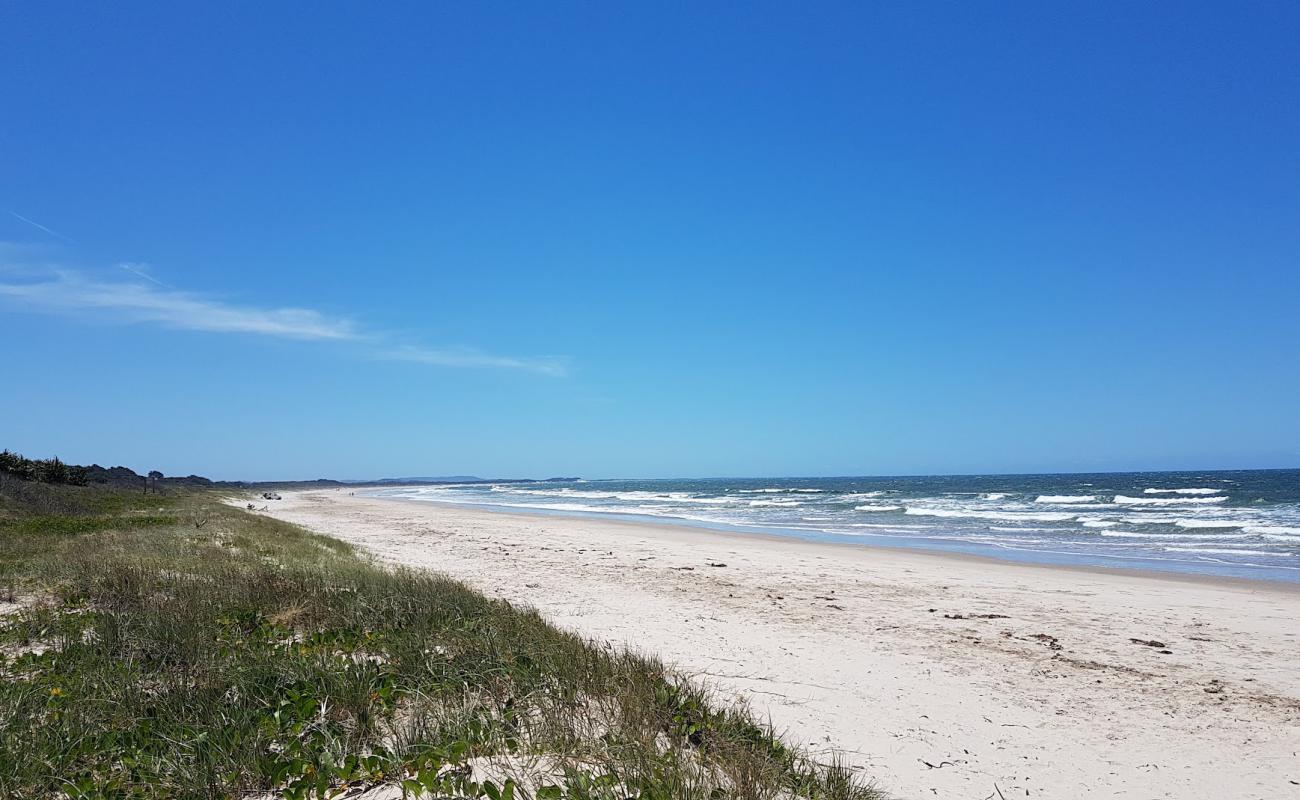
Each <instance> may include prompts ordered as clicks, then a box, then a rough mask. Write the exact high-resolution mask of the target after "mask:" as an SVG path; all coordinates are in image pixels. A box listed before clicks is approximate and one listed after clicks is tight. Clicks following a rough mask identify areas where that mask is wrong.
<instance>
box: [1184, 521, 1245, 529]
mask: <svg viewBox="0 0 1300 800" xmlns="http://www.w3.org/2000/svg"><path fill="white" fill-rule="evenodd" d="M1174 524H1175V525H1177V526H1178V527H1180V528H1240V527H1241V526H1242V525H1245V524H1246V523H1244V522H1242V521H1241V520H1235V519H1176V520H1174Z"/></svg>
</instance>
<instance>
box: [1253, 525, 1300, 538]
mask: <svg viewBox="0 0 1300 800" xmlns="http://www.w3.org/2000/svg"><path fill="white" fill-rule="evenodd" d="M1246 532H1247V533H1258V534H1260V535H1264V536H1289V537H1295V538H1297V539H1300V528H1293V527H1291V526H1290V525H1247V526H1246Z"/></svg>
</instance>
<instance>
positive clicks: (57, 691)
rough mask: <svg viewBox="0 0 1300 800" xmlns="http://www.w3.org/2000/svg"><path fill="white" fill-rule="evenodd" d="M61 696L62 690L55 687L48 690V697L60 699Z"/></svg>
mask: <svg viewBox="0 0 1300 800" xmlns="http://www.w3.org/2000/svg"><path fill="white" fill-rule="evenodd" d="M62 695H63V690H62V689H60V688H59V687H57V686H55V687H54V688H53V689H51V690H50V697H60V696H62Z"/></svg>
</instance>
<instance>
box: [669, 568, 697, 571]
mask: <svg viewBox="0 0 1300 800" xmlns="http://www.w3.org/2000/svg"><path fill="white" fill-rule="evenodd" d="M672 569H681V570H685V571H687V572H694V571H695V567H672Z"/></svg>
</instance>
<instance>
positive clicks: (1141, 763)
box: [266, 490, 1300, 800]
mask: <svg viewBox="0 0 1300 800" xmlns="http://www.w3.org/2000/svg"><path fill="white" fill-rule="evenodd" d="M266 513H270V514H272V515H274V516H276V517H279V518H282V519H285V520H289V521H292V522H296V523H299V524H302V525H304V526H306V527H309V528H311V529H313V530H316V531H319V532H322V533H327V534H329V535H332V536H336V537H338V538H341V539H344V540H347V541H349V542H353V543H355V544H358V545H360V546H362V547H364V548H366V549H368V550H370V551H371V552H373V553H374V554H375V555H376V556H377V557H378V558H380V559H383V560H385V561H388V562H392V563H395V564H404V565H409V566H413V567H421V568H429V569H433V570H437V571H440V572H443V573H446V574H448V575H451V576H453V577H456V578H459V579H461V580H464V581H465V582H467V583H469V584H471V585H472V586H474V587H475V588H477V589H479V590H481V591H484V592H486V593H488V594H489V595H493V596H497V597H502V598H505V599H507V600H510V601H511V602H514V603H519V604H524V605H529V606H533V607H535V608H537V609H538V610H539V611H540V612H541V613H542V614H543V615H544V616H546V617H547V618H548V619H549V620H551V621H553V622H555V623H557V624H559V625H561V626H564V627H566V628H569V629H572V630H574V631H577V632H579V633H581V634H583V635H586V636H589V637H592V638H595V639H601V640H606V641H610V642H614V643H617V644H624V645H627V646H630V647H633V648H636V649H638V650H641V651H645V652H648V653H653V654H656V655H659V656H660V657H662V658H663V659H664V660H666V661H668V662H669V663H672V664H674V665H675V666H677V667H678V668H680V669H681V670H682V671H683V672H686V673H688V674H691V675H693V676H695V677H696V678H697V679H698V680H701V681H704V682H707V683H708V684H710V685H712V686H713V687H715V688H716V689H717V691H718V692H719V693H720V694H722V695H725V696H734V697H739V698H741V699H742V700H743V701H744V702H747V703H749V704H750V705H751V706H752V707H753V708H754V709H755V711H756V712H757V713H758V715H759V716H760V717H763V718H766V719H770V720H771V722H772V724H773V725H774V726H775V727H777V728H778V729H779V730H782V731H784V732H785V733H786V735H787V737H788V739H789V740H790V741H792V742H798V743H801V744H804V745H807V746H809V747H810V748H811V749H812V750H813V751H815V752H816V753H818V754H820V755H825V756H829V755H830V754H832V753H840V754H842V757H843V758H844V759H845V760H846V761H847V762H849V763H851V764H853V765H854V766H856V767H860V768H861V769H862V770H864V771H865V772H866V773H867V774H869V775H870V776H872V777H873V778H874V779H875V780H876V781H877V785H878V786H879V788H882V789H884V790H886V791H888V792H889V793H891V794H892V795H894V796H897V797H900V798H933V797H940V798H975V799H978V798H990V797H991V798H997V797H999V795H1000V796H1001V797H1004V798H1007V800H1010V798H1014V797H1031V798H1034V797H1044V798H1082V797H1128V798H1187V797H1217V798H1282V797H1300V587H1297V586H1295V585H1289V584H1280V583H1279V584H1273V583H1267V582H1248V581H1236V580H1230V579H1209V578H1193V577H1187V576H1177V575H1158V574H1148V573H1135V572H1120V571H1104V570H1094V569H1082V568H1059V567H1047V566H1031V565H1024V564H1012V563H1003V562H998V561H993V560H989V559H980V558H973V557H958V556H947V555H937V554H931V553H922V552H913V551H906V550H898V549H889V548H880V547H860V546H845V545H834V544H819V543H811V542H805V541H799V540H794V539H782V538H778V537H768V536H754V535H740V534H729V533H722V532H712V531H706V530H700V529H695V528H685V527H677V526H672V525H666V524H664V525H660V524H651V523H634V522H624V521H617V520H603V519H592V518H579V517H563V516H550V515H548V516H540V515H525V514H514V513H502V512H493V511H483V510H470V509H464V508H459V507H452V506H446V505H437V504H431V503H422V502H411V501H398V500H391V499H379V498H370V497H360V496H350V495H349V494H348V493H347V492H346V491H343V492H340V491H335V490H324V491H303V492H286V493H284V499H283V500H281V501H278V502H272V503H270V504H269V511H268V512H266Z"/></svg>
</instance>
